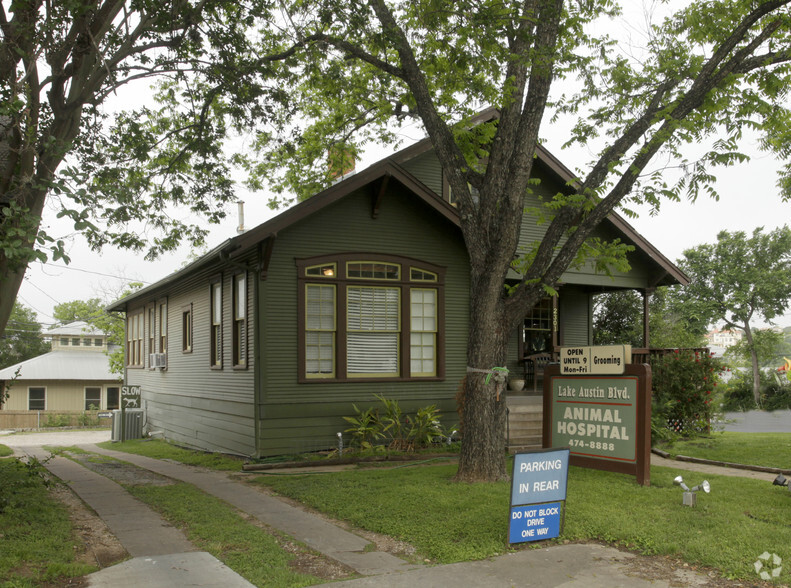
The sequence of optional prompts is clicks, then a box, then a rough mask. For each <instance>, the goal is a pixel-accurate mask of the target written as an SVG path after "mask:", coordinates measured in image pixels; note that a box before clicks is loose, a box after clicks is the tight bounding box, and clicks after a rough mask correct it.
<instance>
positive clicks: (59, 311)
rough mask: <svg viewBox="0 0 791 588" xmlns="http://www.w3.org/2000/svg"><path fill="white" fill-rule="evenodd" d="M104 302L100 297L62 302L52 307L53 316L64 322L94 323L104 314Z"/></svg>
mask: <svg viewBox="0 0 791 588" xmlns="http://www.w3.org/2000/svg"><path fill="white" fill-rule="evenodd" d="M104 306H105V305H104V303H103V302H102V301H101V300H99V299H98V298H89V299H88V300H72V301H70V302H61V303H60V304H56V305H55V306H54V307H53V309H52V316H53V317H54V318H55V319H56V320H58V321H60V322H61V323H63V324H66V323H73V322H75V321H84V322H86V323H92V322H93V321H94V320H96V319H97V318H99V317H101V316H102V315H103V314H104Z"/></svg>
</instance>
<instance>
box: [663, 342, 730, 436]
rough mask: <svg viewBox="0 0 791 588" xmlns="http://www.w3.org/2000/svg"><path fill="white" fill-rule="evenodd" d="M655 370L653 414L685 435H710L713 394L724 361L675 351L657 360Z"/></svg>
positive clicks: (700, 354) (694, 352)
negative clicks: (706, 433)
mask: <svg viewBox="0 0 791 588" xmlns="http://www.w3.org/2000/svg"><path fill="white" fill-rule="evenodd" d="M651 369H652V384H653V414H654V415H655V416H656V418H657V419H660V420H659V422H660V423H661V422H662V421H664V422H665V423H666V424H667V426H669V427H671V428H673V429H675V431H676V432H679V433H683V434H684V435H685V436H692V435H695V434H699V433H705V432H708V431H709V423H710V422H711V416H712V413H713V405H712V399H711V395H712V394H713V393H714V389H715V387H716V386H717V383H718V380H719V376H720V373H721V372H722V370H723V366H722V363H721V362H720V360H718V359H715V358H714V357H712V356H711V355H710V354H708V353H705V352H699V351H692V350H675V351H674V352H673V353H668V354H665V355H662V356H659V357H657V358H655V359H654V360H653V361H652V363H651ZM657 428H659V427H657ZM654 429H655V427H654V426H653V423H652V431H653V430H654Z"/></svg>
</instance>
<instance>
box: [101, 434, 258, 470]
mask: <svg viewBox="0 0 791 588" xmlns="http://www.w3.org/2000/svg"><path fill="white" fill-rule="evenodd" d="M97 445H98V446H99V447H102V448H104V449H110V450H112V451H123V452H126V453H133V454H135V455H144V456H146V457H153V458H156V459H172V460H174V461H178V462H179V463H183V464H186V465H193V466H200V467H204V468H209V469H212V470H220V471H230V472H238V471H239V470H241V469H242V464H243V463H244V460H243V459H242V458H240V457H234V456H231V455H223V454H221V453H207V452H205V451H193V450H191V449H184V448H181V447H177V446H176V445H172V444H170V443H167V442H166V441H162V440H161V439H133V440H130V441H124V442H123V443H113V442H112V441H104V442H103V443H97Z"/></svg>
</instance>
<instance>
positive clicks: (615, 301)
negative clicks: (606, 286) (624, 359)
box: [593, 287, 707, 349]
mask: <svg viewBox="0 0 791 588" xmlns="http://www.w3.org/2000/svg"><path fill="white" fill-rule="evenodd" d="M678 290H679V289H678V288H668V287H660V288H657V289H656V290H655V291H654V292H653V293H652V294H651V295H650V297H649V302H648V304H649V313H648V316H649V324H648V326H649V338H650V339H649V344H650V346H651V347H658V348H665V349H675V348H682V349H683V348H687V349H694V348H699V347H703V346H705V338H704V337H703V335H704V334H705V333H706V326H707V325H706V324H705V323H702V324H701V323H700V322H699V321H696V320H695V319H694V318H693V317H690V316H687V313H686V310H687V309H686V306H685V305H684V302H683V301H682V300H680V299H679V297H678ZM593 343H594V345H612V344H618V345H624V344H629V345H631V346H632V347H645V342H644V341H643V300H642V296H641V295H640V294H638V293H637V292H635V291H634V290H621V291H618V292H609V293H606V294H601V295H599V296H597V297H596V299H595V302H594V314H593Z"/></svg>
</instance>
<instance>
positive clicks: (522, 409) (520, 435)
mask: <svg viewBox="0 0 791 588" xmlns="http://www.w3.org/2000/svg"><path fill="white" fill-rule="evenodd" d="M559 351H560V349H559V348H555V349H553V350H552V352H551V353H548V354H547V355H548V356H549V361H547V362H546V363H544V364H542V365H538V367H537V368H534V369H533V370H532V371H531V372H530V374H529V375H530V376H531V379H530V380H526V381H525V386H524V388H523V389H522V390H519V391H512V390H508V392H507V393H506V394H507V395H506V410H507V412H508V421H507V426H506V446H507V448H508V451H509V452H510V453H517V452H520V451H528V450H531V449H540V448H541V444H542V438H541V435H542V426H543V418H544V412H543V410H544V404H543V400H544V393H543V390H544V371H543V368H544V367H545V366H546V365H548V364H549V363H552V362H556V361H557V360H558V357H559ZM677 351H680V350H679V349H668V348H649V347H641V348H633V349H632V363H633V364H635V363H637V364H641V363H647V364H650V363H651V362H652V360H653V359H654V358H657V357H661V356H663V355H667V354H670V353H676V352H677ZM684 351H690V352H693V353H694V352H697V353H708V351H709V350H708V349H707V348H705V347H698V348H690V349H684Z"/></svg>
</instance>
